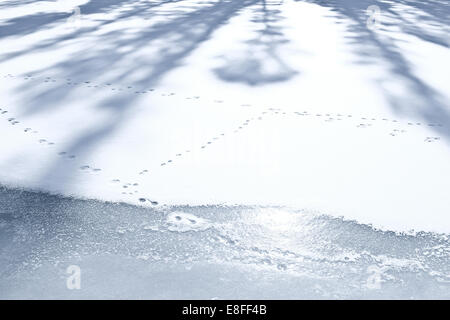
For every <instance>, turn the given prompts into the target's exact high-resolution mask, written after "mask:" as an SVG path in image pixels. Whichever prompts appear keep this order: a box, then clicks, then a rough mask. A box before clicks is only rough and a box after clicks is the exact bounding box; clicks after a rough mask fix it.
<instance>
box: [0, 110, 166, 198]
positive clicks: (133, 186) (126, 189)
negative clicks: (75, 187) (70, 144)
mask: <svg viewBox="0 0 450 320" xmlns="http://www.w3.org/2000/svg"><path fill="white" fill-rule="evenodd" d="M7 113H8V110H6V109H5V108H0V115H6V114H7ZM7 121H8V122H9V123H11V125H17V124H19V123H20V122H19V121H18V120H16V118H8V119H7ZM23 131H24V132H25V133H31V134H38V133H39V132H38V131H37V130H33V129H32V128H25V129H24V130H23ZM37 142H38V143H39V144H40V145H44V146H55V145H56V143H55V142H52V141H49V140H47V139H44V138H39V139H38V140H37ZM57 155H58V156H59V157H62V158H65V159H67V160H75V159H76V158H77V156H76V155H75V154H71V153H68V152H66V151H59V152H57ZM79 170H80V171H82V172H86V173H91V174H99V173H101V172H102V169H101V168H98V167H96V166H92V165H88V164H83V165H81V166H79ZM145 173H148V170H143V171H141V172H140V173H139V174H145ZM111 182H112V183H113V184H114V185H117V186H119V187H120V188H121V190H122V192H121V193H122V194H124V195H137V194H138V193H139V190H138V189H137V187H138V186H139V184H138V183H137V182H125V183H122V182H121V181H120V180H119V179H117V178H114V179H111ZM138 199H139V201H140V202H147V201H148V202H149V203H151V204H153V205H157V204H158V202H157V201H154V200H151V199H148V198H144V197H139V198H138Z"/></svg>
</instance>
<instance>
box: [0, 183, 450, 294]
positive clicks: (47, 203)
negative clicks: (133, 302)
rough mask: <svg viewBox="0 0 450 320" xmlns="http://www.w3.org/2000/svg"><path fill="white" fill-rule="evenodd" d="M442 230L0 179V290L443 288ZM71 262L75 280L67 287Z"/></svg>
mask: <svg viewBox="0 0 450 320" xmlns="http://www.w3.org/2000/svg"><path fill="white" fill-rule="evenodd" d="M449 252H450V241H449V238H448V235H443V234H441V235H438V234H433V233H425V232H421V233H416V234H405V233H403V234H401V233H394V232H387V231H380V230H376V229H373V228H372V227H370V226H368V225H362V224H358V223H355V222H353V221H347V220H344V219H342V218H332V217H330V216H327V215H322V214H318V213H312V212H305V211H302V210H295V209H288V208H277V207H238V206H237V207H221V206H200V207H195V206H193V207H191V206H179V207H166V206H156V207H155V208H143V207H137V206H132V205H128V204H123V203H107V202H100V201H95V200H79V199H72V198H66V197H60V196H53V195H49V194H46V193H38V192H28V191H20V190H11V189H6V188H1V189H0V265H1V266H2V267H1V271H0V298H3V299H5V298H6V299H11V298H15V299H17V298H18V299H24V298H29V299H36V298H39V299H41V298H51V299H66V298H68V299H72V298H76V299H78V298H87V299H89V298H106V299H108V298H137V299H142V298H149V299H169V298H170V299H302V298H305V299H310V298H317V299H324V298H325V299H326V298H338V299H339V298H341V299H342V298H354V299H365V298H401V299H410V298H415V299H421V298H423V299H429V298H437V299H448V298H450V259H449ZM71 265H75V266H79V267H80V270H81V282H80V289H79V290H76V289H74V290H69V289H68V288H67V287H66V281H67V278H68V277H69V276H70V275H69V274H67V273H66V270H67V268H68V267H69V266H71Z"/></svg>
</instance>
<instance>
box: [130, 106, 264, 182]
mask: <svg viewBox="0 0 450 320" xmlns="http://www.w3.org/2000/svg"><path fill="white" fill-rule="evenodd" d="M267 113H268V112H267V111H263V112H261V113H260V114H259V115H258V116H256V117H251V118H249V119H246V120H245V121H244V122H242V123H241V124H239V125H238V126H237V127H235V128H234V129H232V131H231V132H230V133H229V134H230V135H231V134H236V133H239V132H242V130H244V129H245V128H247V126H248V125H249V124H250V123H251V122H252V121H255V120H262V119H263V115H265V114H267ZM226 135H227V133H225V132H222V133H220V134H217V135H215V136H214V137H212V138H211V139H209V140H207V141H206V142H205V143H203V144H201V145H200V146H197V148H198V149H200V150H205V149H207V148H208V147H209V146H211V145H213V144H214V143H216V142H218V141H219V140H221V139H222V138H223V137H225V136H226ZM190 152H191V150H189V149H187V150H185V151H184V152H180V153H177V154H175V156H174V157H173V158H171V159H168V160H166V161H165V162H162V163H161V164H160V166H161V167H165V166H168V165H170V164H173V163H174V160H175V159H177V158H180V157H182V156H183V155H184V154H187V153H190ZM139 174H142V173H139Z"/></svg>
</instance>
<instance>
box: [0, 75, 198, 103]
mask: <svg viewBox="0 0 450 320" xmlns="http://www.w3.org/2000/svg"><path fill="white" fill-rule="evenodd" d="M3 78H15V79H24V80H36V81H38V80H40V81H41V82H40V83H57V82H65V84H66V85H68V86H74V87H76V86H78V87H80V86H83V87H86V88H100V89H108V90H110V91H114V92H129V93H134V94H148V93H152V92H154V91H155V89H154V88H150V89H136V88H135V87H133V86H130V85H125V86H117V85H114V84H112V83H103V84H100V83H94V82H91V81H75V80H73V79H71V78H66V79H61V78H53V77H44V76H32V75H26V76H15V75H12V74H7V75H4V76H3ZM174 95H175V93H174V92H169V93H161V96H164V97H171V96H174ZM197 98H200V97H197Z"/></svg>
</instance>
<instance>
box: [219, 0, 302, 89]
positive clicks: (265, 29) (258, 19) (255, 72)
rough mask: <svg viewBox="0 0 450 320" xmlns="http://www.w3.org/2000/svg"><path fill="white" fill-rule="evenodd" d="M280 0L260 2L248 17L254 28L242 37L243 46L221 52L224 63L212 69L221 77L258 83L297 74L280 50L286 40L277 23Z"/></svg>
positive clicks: (278, 79)
mask: <svg viewBox="0 0 450 320" xmlns="http://www.w3.org/2000/svg"><path fill="white" fill-rule="evenodd" d="M282 3H283V1H281V2H280V1H278V2H274V1H270V2H269V1H267V0H261V1H260V2H259V6H258V7H257V8H256V9H254V11H253V18H252V20H251V22H252V23H254V24H255V25H256V28H257V31H256V32H255V33H256V35H255V37H254V38H253V39H250V40H247V41H245V42H244V43H245V46H244V48H243V49H242V50H239V51H238V52H237V53H225V54H224V55H222V56H221V58H222V59H223V60H224V65H223V66H221V67H219V68H216V69H215V70H214V72H215V73H216V75H217V76H218V77H219V78H220V79H222V80H224V81H228V82H242V83H245V84H247V85H250V86H258V85H263V84H267V83H273V82H282V81H287V80H289V79H290V78H292V77H293V76H295V75H297V74H298V72H297V71H296V70H294V69H292V68H291V67H290V66H289V65H288V64H287V63H286V62H285V61H284V60H283V58H282V57H281V55H280V53H279V51H280V49H281V48H282V46H283V45H285V44H287V43H288V42H289V40H288V39H287V38H286V37H285V36H284V34H283V28H282V27H281V26H280V22H282V21H283V20H284V17H283V16H282V14H281V10H279V9H277V7H278V6H280V5H282Z"/></svg>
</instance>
